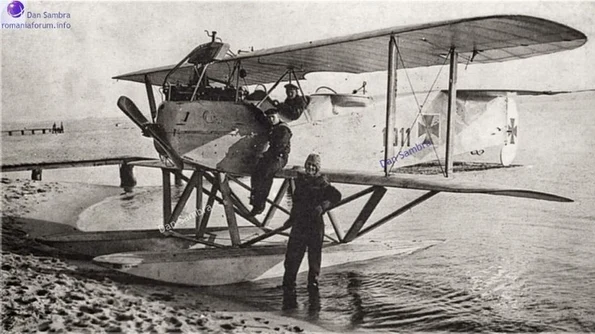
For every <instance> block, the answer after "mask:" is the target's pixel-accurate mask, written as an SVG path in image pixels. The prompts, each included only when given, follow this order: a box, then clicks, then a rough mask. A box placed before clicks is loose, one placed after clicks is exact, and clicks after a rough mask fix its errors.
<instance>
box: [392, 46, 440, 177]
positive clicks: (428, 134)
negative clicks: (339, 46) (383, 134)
mask: <svg viewBox="0 0 595 334" xmlns="http://www.w3.org/2000/svg"><path fill="white" fill-rule="evenodd" d="M396 47H397V55H398V58H399V59H400V60H401V64H402V65H403V69H405V76H406V77H407V81H408V82H409V87H410V89H411V92H412V93H413V98H414V99H415V103H416V104H417V106H418V112H417V115H416V116H415V119H414V120H413V123H412V124H411V126H410V127H409V129H411V128H413V126H414V125H415V122H416V121H417V119H418V118H419V116H420V115H421V112H422V109H423V107H424V106H425V104H426V102H427V101H428V98H429V97H430V93H432V91H433V89H434V86H435V85H436V82H437V81H438V78H439V77H440V74H441V73H442V69H443V68H444V65H446V62H447V61H448V59H449V57H450V56H451V54H452V50H450V51H449V53H448V55H447V57H445V59H444V63H443V64H442V66H440V70H439V71H438V74H437V75H436V77H435V78H434V82H433V83H432V85H431V86H430V90H429V91H428V93H427V94H426V97H425V99H424V102H423V104H421V105H420V104H419V100H418V99H417V95H416V94H415V90H414V88H413V83H412V82H411V78H410V77H409V73H408V72H407V66H406V65H405V62H404V61H403V56H402V55H401V51H400V49H399V45H398V44H396ZM422 120H423V122H424V124H425V130H426V136H427V137H428V138H429V139H430V143H431V144H432V148H433V150H434V154H435V155H436V158H437V159H438V166H439V167H440V171H441V172H442V175H444V176H446V173H445V171H444V169H443V168H442V162H441V161H440V156H439V155H438V151H437V150H436V146H435V145H434V141H432V137H431V134H430V133H429V126H428V124H427V123H426V119H425V118H422ZM386 131H388V129H387V130H386ZM408 135H409V136H411V130H410V131H409V134H408ZM402 144H403V143H401V148H400V149H399V152H398V153H397V154H396V155H395V156H398V155H399V154H400V153H401V152H402V151H403V145H402ZM395 162H396V160H395V161H393V163H392V164H391V166H390V168H389V173H390V172H391V171H392V169H393V167H394V166H395ZM385 163H387V162H386V161H385Z"/></svg>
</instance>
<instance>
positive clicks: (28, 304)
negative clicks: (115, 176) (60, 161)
mask: <svg viewBox="0 0 595 334" xmlns="http://www.w3.org/2000/svg"><path fill="white" fill-rule="evenodd" d="M1 186H2V193H3V198H2V281H3V282H4V289H3V290H2V308H3V310H4V311H3V312H2V328H3V330H4V331H6V332H9V333H18V332H25V331H41V332H44V331H51V332H80V331H84V332H97V331H102V332H103V331H114V332H148V331H151V332H157V333H166V332H221V331H224V332H250V333H291V332H328V330H326V329H324V328H321V327H318V326H316V325H315V324H311V323H308V322H305V321H303V320H299V319H294V318H289V317H285V316H283V314H282V313H281V311H280V310H279V312H278V313H277V312H276V311H262V310H254V308H253V307H250V306H248V305H245V304H241V303H237V302H235V301H233V300H232V299H231V298H223V297H220V296H212V295H209V294H207V293H205V292H202V291H200V287H182V286H173V285H166V284H159V283H158V282H154V281H150V280H145V279H139V278H137V277H132V276H129V275H126V274H122V273H119V272H116V271H112V270H109V269H107V268H103V267H99V266H97V265H95V264H93V263H91V262H89V261H88V260H81V259H78V258H77V257H73V256H68V254H67V253H64V252H62V251H59V250H56V249H54V248H51V247H49V246H45V245H42V244H39V243H37V242H35V240H33V239H34V238H35V237H37V236H40V235H49V234H59V233H69V232H80V231H79V230H78V229H77V226H76V222H77V220H78V216H79V215H80V214H81V213H82V212H83V211H84V210H85V209H86V208H88V207H89V206H91V205H93V204H95V203H98V202H100V201H102V200H104V199H105V198H108V197H110V196H114V195H116V194H120V193H121V192H122V190H121V189H120V188H119V187H113V186H100V185H90V184H83V183H69V182H43V181H30V180H19V179H10V178H7V177H6V176H5V175H4V174H3V177H2V183H1Z"/></svg>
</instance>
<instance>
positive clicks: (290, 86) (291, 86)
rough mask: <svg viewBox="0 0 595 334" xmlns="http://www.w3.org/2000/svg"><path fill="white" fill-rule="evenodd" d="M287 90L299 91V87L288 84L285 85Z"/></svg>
mask: <svg viewBox="0 0 595 334" xmlns="http://www.w3.org/2000/svg"><path fill="white" fill-rule="evenodd" d="M285 89H295V90H298V88H297V86H296V85H294V84H287V85H285Z"/></svg>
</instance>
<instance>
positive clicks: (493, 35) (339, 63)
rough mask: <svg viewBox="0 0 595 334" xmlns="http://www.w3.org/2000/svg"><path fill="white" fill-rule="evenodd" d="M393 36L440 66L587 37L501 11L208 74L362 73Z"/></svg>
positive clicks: (182, 74) (246, 58) (309, 45)
mask: <svg viewBox="0 0 595 334" xmlns="http://www.w3.org/2000/svg"><path fill="white" fill-rule="evenodd" d="M391 36H395V38H396V41H397V45H398V47H399V50H400V54H401V56H402V59H403V63H404V64H405V66H406V67H408V68H414V67H421V66H432V65H442V64H444V63H445V57H446V54H447V53H448V51H449V50H450V49H451V48H453V47H454V48H456V49H457V51H458V52H459V61H460V62H462V63H467V62H468V61H469V60H470V59H473V62H475V63H492V62H502V61H507V60H513V59H520V58H528V57H533V56H538V55H543V54H549V53H554V52H559V51H563V50H570V49H574V48H577V47H579V46H581V45H583V44H584V43H585V42H586V41H587V37H586V36H585V35H584V34H583V33H581V32H580V31H577V30H575V29H572V28H570V27H567V26H565V25H562V24H559V23H556V22H553V21H549V20H545V19H541V18H537V17H531V16H522V15H499V16H488V17H476V18H469V19H458V20H451V21H442V22H435V23H428V24H416V25H410V26H402V27H394V28H386V29H380V30H374V31H370V32H365V33H359V34H352V35H349V36H343V37H336V38H330V39H324V40H318V41H312V42H306V43H301V44H294V45H289V46H283V47H277V48H271V49H263V50H258V51H255V52H251V53H243V54H240V55H238V56H235V57H228V58H226V59H224V60H221V61H218V62H215V63H214V64H211V65H210V67H209V77H212V78H214V79H219V80H225V81H226V80H228V79H229V76H230V73H231V68H232V67H233V66H232V65H231V64H230V62H235V61H237V60H241V62H242V67H243V68H244V69H245V70H246V72H247V74H248V75H247V77H246V78H244V80H245V81H246V83H245V84H246V85H253V84H258V83H262V84H266V83H271V82H275V81H276V80H278V79H279V78H280V77H281V75H282V74H283V73H284V72H285V71H286V69H287V68H289V67H291V68H293V69H294V71H295V73H296V74H297V75H298V76H300V77H302V78H303V77H304V75H305V74H306V73H310V72H349V73H364V72H374V71H384V70H386V69H387V64H388V52H387V50H388V42H389V40H390V38H391ZM173 67H174V65H171V66H166V67H160V68H154V69H149V70H143V71H138V72H133V73H129V74H124V75H120V76H117V77H114V79H122V80H130V81H136V82H144V81H145V75H147V76H148V77H149V78H150V80H151V83H152V84H154V85H161V84H162V83H163V80H164V79H165V76H166V74H167V72H169V70H171V69H172V68H173ZM191 71H192V67H191V64H186V66H182V67H181V68H180V69H179V70H177V71H176V73H174V76H173V77H171V82H175V81H177V80H181V79H183V80H186V79H187V78H188V77H189V75H191Z"/></svg>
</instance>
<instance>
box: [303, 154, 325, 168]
mask: <svg viewBox="0 0 595 334" xmlns="http://www.w3.org/2000/svg"><path fill="white" fill-rule="evenodd" d="M308 162H310V163H312V164H314V165H316V167H318V170H320V165H321V162H320V155H318V154H316V153H312V154H310V155H309V156H308V158H307V159H306V162H305V163H304V165H305V164H307V163H308Z"/></svg>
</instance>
